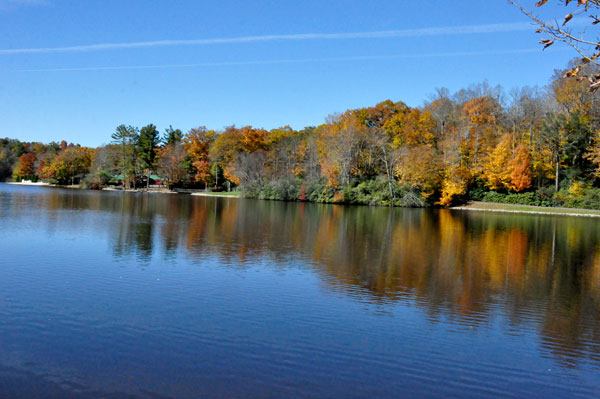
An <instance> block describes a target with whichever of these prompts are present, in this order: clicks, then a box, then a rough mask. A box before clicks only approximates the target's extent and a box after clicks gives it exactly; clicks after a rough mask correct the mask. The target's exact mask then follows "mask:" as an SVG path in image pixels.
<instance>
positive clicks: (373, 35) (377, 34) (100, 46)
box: [0, 22, 532, 55]
mask: <svg viewBox="0 0 600 399" xmlns="http://www.w3.org/2000/svg"><path fill="white" fill-rule="evenodd" d="M531 29H532V25H531V23H529V22H513V23H501V24H488V25H464V26H444V27H430V28H419V29H403V30H387V31H374V32H350V33H299V34H290V35H263V36H240V37H231V38H208V39H192V40H155V41H142V42H125V43H96V44H85V45H76V46H66V47H40V48H15V49H0V55H17V54H38V53H67V52H92V51H107V50H119V49H132V48H148V47H173V46H202V45H219V44H238V43H255V42H272V41H307V40H351V39H388V38H415V37H429V36H446V35H472V34H483V33H506V32H517V31H526V30H531Z"/></svg>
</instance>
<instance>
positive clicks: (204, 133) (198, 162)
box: [184, 126, 216, 187]
mask: <svg viewBox="0 0 600 399" xmlns="http://www.w3.org/2000/svg"><path fill="white" fill-rule="evenodd" d="M215 138H216V132H215V131H214V130H208V129H206V127H204V126H200V127H198V128H194V129H190V131H189V132H187V134H186V135H185V137H184V147H185V150H186V151H187V154H188V156H189V157H190V161H191V163H192V165H193V168H194V179H195V181H197V182H201V183H204V186H205V187H206V186H207V184H208V183H209V181H210V180H211V173H210V168H211V164H210V157H209V152H210V149H211V147H212V145H213V143H214V141H215Z"/></svg>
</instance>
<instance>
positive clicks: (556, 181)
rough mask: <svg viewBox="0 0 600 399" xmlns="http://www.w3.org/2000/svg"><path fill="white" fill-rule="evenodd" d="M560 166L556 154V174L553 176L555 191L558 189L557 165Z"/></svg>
mask: <svg viewBox="0 0 600 399" xmlns="http://www.w3.org/2000/svg"><path fill="white" fill-rule="evenodd" d="M559 166H560V160H559V158H558V154H556V176H555V177H554V186H555V191H558V167H559Z"/></svg>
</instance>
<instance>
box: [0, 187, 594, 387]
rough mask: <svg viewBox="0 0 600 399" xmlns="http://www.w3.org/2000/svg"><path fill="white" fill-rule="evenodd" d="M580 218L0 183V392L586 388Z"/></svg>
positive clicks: (589, 355) (584, 248) (588, 260)
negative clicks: (344, 205)
mask: <svg viewBox="0 0 600 399" xmlns="http://www.w3.org/2000/svg"><path fill="white" fill-rule="evenodd" d="M599 244H600V221H599V220H597V219H591V218H590V219H588V218H573V217H555V216H529V215H503V214H496V213H478V212H472V213H467V212H463V213H461V212H458V211H454V212H453V211H448V210H413V209H386V208H369V207H342V206H323V205H315V204H298V203H282V202H268V201H252V200H238V199H226V198H203V197H190V196H182V195H160V194H129V193H125V194H124V193H110V192H86V191H67V190H58V189H49V188H36V187H15V186H9V185H1V184H0V320H1V322H0V398H61V399H62V398H67V399H70V398H76V399H81V398H86V399H87V398H154V399H158V398H200V397H202V398H237V397H240V398H241V397H247V398H296V397H297V398H415V397H419V398H442V397H443V398H598V397H600V245H599Z"/></svg>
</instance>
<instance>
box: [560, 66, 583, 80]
mask: <svg viewBox="0 0 600 399" xmlns="http://www.w3.org/2000/svg"><path fill="white" fill-rule="evenodd" d="M580 69H581V67H579V66H577V67H575V68H573V69H571V70H570V71H568V72H567V73H565V75H564V76H565V77H567V78H572V77H573V76H577V75H578V74H579V70H580Z"/></svg>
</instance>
